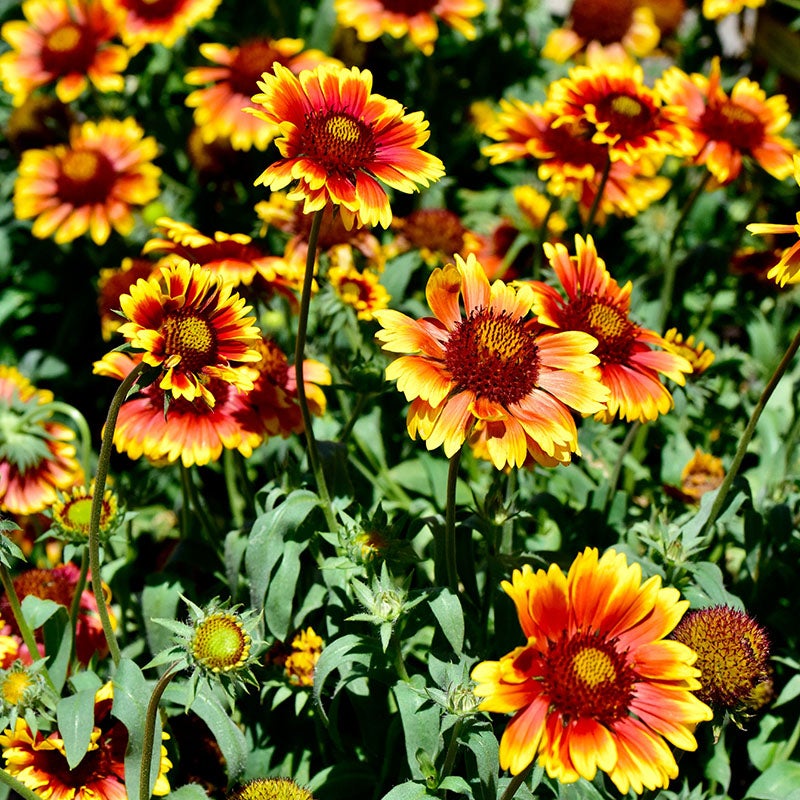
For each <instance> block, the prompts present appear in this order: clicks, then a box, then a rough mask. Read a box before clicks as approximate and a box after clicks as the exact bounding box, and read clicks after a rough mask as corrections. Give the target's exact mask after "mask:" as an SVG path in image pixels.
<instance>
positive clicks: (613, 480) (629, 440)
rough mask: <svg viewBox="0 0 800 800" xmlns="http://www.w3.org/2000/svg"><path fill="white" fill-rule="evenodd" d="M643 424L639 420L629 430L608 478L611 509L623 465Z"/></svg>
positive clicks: (608, 498) (607, 500)
mask: <svg viewBox="0 0 800 800" xmlns="http://www.w3.org/2000/svg"><path fill="white" fill-rule="evenodd" d="M641 425H642V423H641V422H640V421H639V420H638V419H637V420H636V422H634V423H633V425H631V426H630V428H628V432H627V433H626V434H625V438H624V439H623V440H622V444H621V445H620V446H619V452H618V453H617V458H616V460H615V461H614V466H613V467H612V469H611V474H610V475H609V476H608V490H607V493H606V501H605V507H606V508H609V507H610V506H611V502H612V501H613V499H614V492H616V491H617V484H618V483H619V476H620V473H621V472H622V463H623V462H624V461H625V456H626V455H628V451H629V450H630V449H631V445H632V444H633V440H634V439H635V438H636V434H637V432H638V430H639V428H640V427H641Z"/></svg>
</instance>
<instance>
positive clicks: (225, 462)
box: [222, 447, 245, 528]
mask: <svg viewBox="0 0 800 800" xmlns="http://www.w3.org/2000/svg"><path fill="white" fill-rule="evenodd" d="M234 458H235V453H234V451H233V450H228V448H227V447H226V448H225V449H224V450H223V451H222V468H223V472H224V473H225V490H226V491H227V493H228V503H229V505H230V508H231V521H232V522H233V527H234V528H241V527H242V525H243V524H244V509H245V499H244V497H242V494H241V492H240V491H239V489H238V487H237V486H236V464H235V463H234Z"/></svg>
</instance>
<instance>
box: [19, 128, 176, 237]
mask: <svg viewBox="0 0 800 800" xmlns="http://www.w3.org/2000/svg"><path fill="white" fill-rule="evenodd" d="M157 154H158V145H157V144H156V140H155V139H153V138H152V137H151V136H144V131H143V130H142V129H141V128H140V127H139V125H137V124H136V122H135V121H134V120H133V119H132V118H128V119H126V120H115V119H103V120H100V121H99V122H84V123H83V124H82V125H76V126H74V127H73V128H72V131H71V132H70V139H69V144H59V145H54V146H53V147H46V148H44V149H42V150H26V151H25V152H24V153H23V154H22V161H21V162H20V165H19V177H18V178H17V180H16V183H15V184H14V213H15V214H16V216H17V218H18V219H32V218H34V217H35V218H36V219H35V221H34V223H33V229H32V233H33V235H34V236H36V237H38V238H40V239H46V238H47V237H48V236H53V238H54V239H55V241H56V243H57V244H64V243H65V242H71V241H72V240H73V239H75V238H77V237H78V236H81V235H82V234H84V233H86V232H87V231H88V232H89V233H90V235H91V237H92V241H93V242H94V243H95V244H97V245H101V244H105V242H106V241H107V239H108V237H109V234H110V233H111V229H112V228H113V229H114V230H116V231H118V232H119V233H121V234H122V235H123V236H127V235H128V234H129V233H130V232H131V231H132V230H133V226H134V218H133V214H132V209H133V208H134V207H135V206H144V205H146V204H147V203H149V202H150V201H151V200H153V199H154V198H155V197H157V196H158V193H159V186H158V178H159V175H161V170H160V169H159V168H158V167H157V166H155V164H153V163H152V161H153V159H154V158H155V157H156V155H157Z"/></svg>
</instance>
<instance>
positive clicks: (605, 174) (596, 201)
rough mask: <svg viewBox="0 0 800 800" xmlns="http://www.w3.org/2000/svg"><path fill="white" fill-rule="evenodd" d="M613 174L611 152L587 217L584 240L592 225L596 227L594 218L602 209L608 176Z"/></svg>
mask: <svg viewBox="0 0 800 800" xmlns="http://www.w3.org/2000/svg"><path fill="white" fill-rule="evenodd" d="M610 174H611V153H610V152H609V154H608V158H607V159H606V165H605V167H603V174H602V175H601V176H600V185H599V186H598V187H597V193H596V194H595V196H594V200H592V206H591V208H590V209H589V216H588V217H586V222H585V223H584V226H583V231H582V233H583V238H584V239H585V238H586V237H587V236H588V235H589V233H590V232H591V230H592V225H594V218H595V217H596V216H597V209H598V208H600V201H601V200H602V199H603V192H605V190H606V184H607V183H608V176H609V175H610Z"/></svg>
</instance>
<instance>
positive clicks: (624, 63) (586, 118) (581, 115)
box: [546, 59, 696, 165]
mask: <svg viewBox="0 0 800 800" xmlns="http://www.w3.org/2000/svg"><path fill="white" fill-rule="evenodd" d="M546 106H547V108H548V110H549V111H551V112H552V113H553V115H554V119H553V121H552V123H551V125H552V126H553V127H555V128H558V127H559V126H561V125H570V126H576V125H577V126H579V127H581V129H582V130H583V131H584V133H585V135H586V136H587V138H589V139H590V140H591V141H592V142H593V143H595V144H598V145H602V146H603V147H604V148H605V151H606V157H605V159H604V161H605V160H607V159H611V161H612V162H613V161H624V162H626V163H628V164H631V165H635V164H636V162H637V161H638V160H639V159H640V158H642V157H645V158H653V159H659V158H662V157H663V156H665V155H686V154H689V153H692V154H693V153H694V152H696V151H695V149H694V142H693V138H692V135H691V132H690V131H689V130H688V129H687V128H686V127H685V126H684V125H683V124H682V120H681V114H682V108H680V107H677V106H674V105H670V104H665V103H663V102H662V100H661V97H660V96H659V95H658V94H657V93H656V92H655V91H654V90H653V89H650V88H649V87H648V86H646V85H645V83H644V72H643V70H642V67H641V66H640V65H639V64H637V63H635V62H633V61H630V60H628V59H624V60H623V59H618V60H613V59H612V60H605V61H602V60H599V59H598V63H596V64H592V65H586V66H577V67H573V68H572V69H571V70H570V71H569V75H568V76H567V77H566V78H561V79H560V80H557V81H554V82H553V83H552V84H550V87H549V90H548V96H547V101H546Z"/></svg>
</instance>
